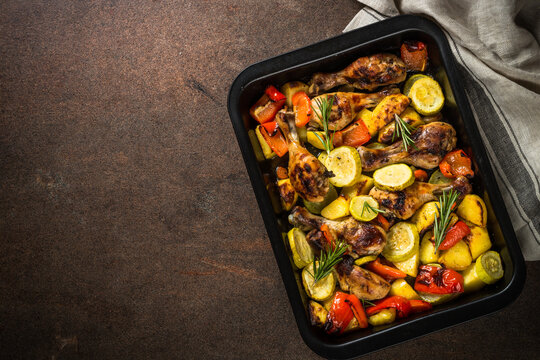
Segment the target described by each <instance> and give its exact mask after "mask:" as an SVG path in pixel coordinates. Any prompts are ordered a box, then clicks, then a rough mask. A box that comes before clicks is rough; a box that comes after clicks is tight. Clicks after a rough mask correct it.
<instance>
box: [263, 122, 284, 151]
mask: <svg viewBox="0 0 540 360" xmlns="http://www.w3.org/2000/svg"><path fill="white" fill-rule="evenodd" d="M259 130H260V131H261V135H262V136H263V138H264V140H266V142H267V143H268V146H270V148H272V150H273V151H274V152H275V153H276V155H277V156H279V157H282V156H283V155H285V154H286V153H287V152H288V151H289V147H288V146H287V141H285V137H283V134H282V133H281V131H280V130H279V129H277V130H276V132H275V133H274V134H273V135H270V134H269V133H268V131H266V128H265V127H262V126H261V127H260V128H259Z"/></svg>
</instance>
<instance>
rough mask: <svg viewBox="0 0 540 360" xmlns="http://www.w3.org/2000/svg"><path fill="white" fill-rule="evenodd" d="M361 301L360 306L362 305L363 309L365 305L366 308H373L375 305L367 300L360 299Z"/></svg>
mask: <svg viewBox="0 0 540 360" xmlns="http://www.w3.org/2000/svg"><path fill="white" fill-rule="evenodd" d="M361 301H362V305H363V306H364V307H366V305H367V306H375V304H374V303H372V302H371V301H369V300H366V299H361Z"/></svg>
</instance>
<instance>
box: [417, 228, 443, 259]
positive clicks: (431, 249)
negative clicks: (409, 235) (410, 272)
mask: <svg viewBox="0 0 540 360" xmlns="http://www.w3.org/2000/svg"><path fill="white" fill-rule="evenodd" d="M432 236H433V231H428V232H427V233H426V234H425V235H424V237H423V238H422V241H421V242H420V262H421V263H422V264H424V265H426V264H431V263H435V262H437V260H438V259H439V256H440V251H437V252H435V245H433V243H432V242H431V241H430V239H431V237H432Z"/></svg>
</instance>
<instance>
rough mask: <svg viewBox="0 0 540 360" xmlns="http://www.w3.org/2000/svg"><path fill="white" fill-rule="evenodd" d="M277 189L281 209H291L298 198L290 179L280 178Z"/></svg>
mask: <svg viewBox="0 0 540 360" xmlns="http://www.w3.org/2000/svg"><path fill="white" fill-rule="evenodd" d="M277 186H278V189H279V197H280V199H281V206H282V207H283V210H285V211H289V210H291V209H292V207H293V206H294V204H296V201H297V200H298V193H297V192H296V191H295V190H294V187H293V186H292V184H291V180H290V179H281V180H278V183H277Z"/></svg>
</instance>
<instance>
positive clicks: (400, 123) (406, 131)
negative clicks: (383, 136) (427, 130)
mask: <svg viewBox="0 0 540 360" xmlns="http://www.w3.org/2000/svg"><path fill="white" fill-rule="evenodd" d="M394 118H395V119H396V126H395V129H394V133H393V134H392V142H394V140H395V139H396V138H401V140H402V141H403V147H404V148H405V151H409V148H408V147H409V146H414V147H415V148H416V145H414V141H413V140H412V139H411V137H410V136H411V132H413V131H414V130H415V128H414V127H412V126H411V125H409V124H407V123H406V122H405V120H403V119H402V118H400V117H399V115H398V114H394Z"/></svg>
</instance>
